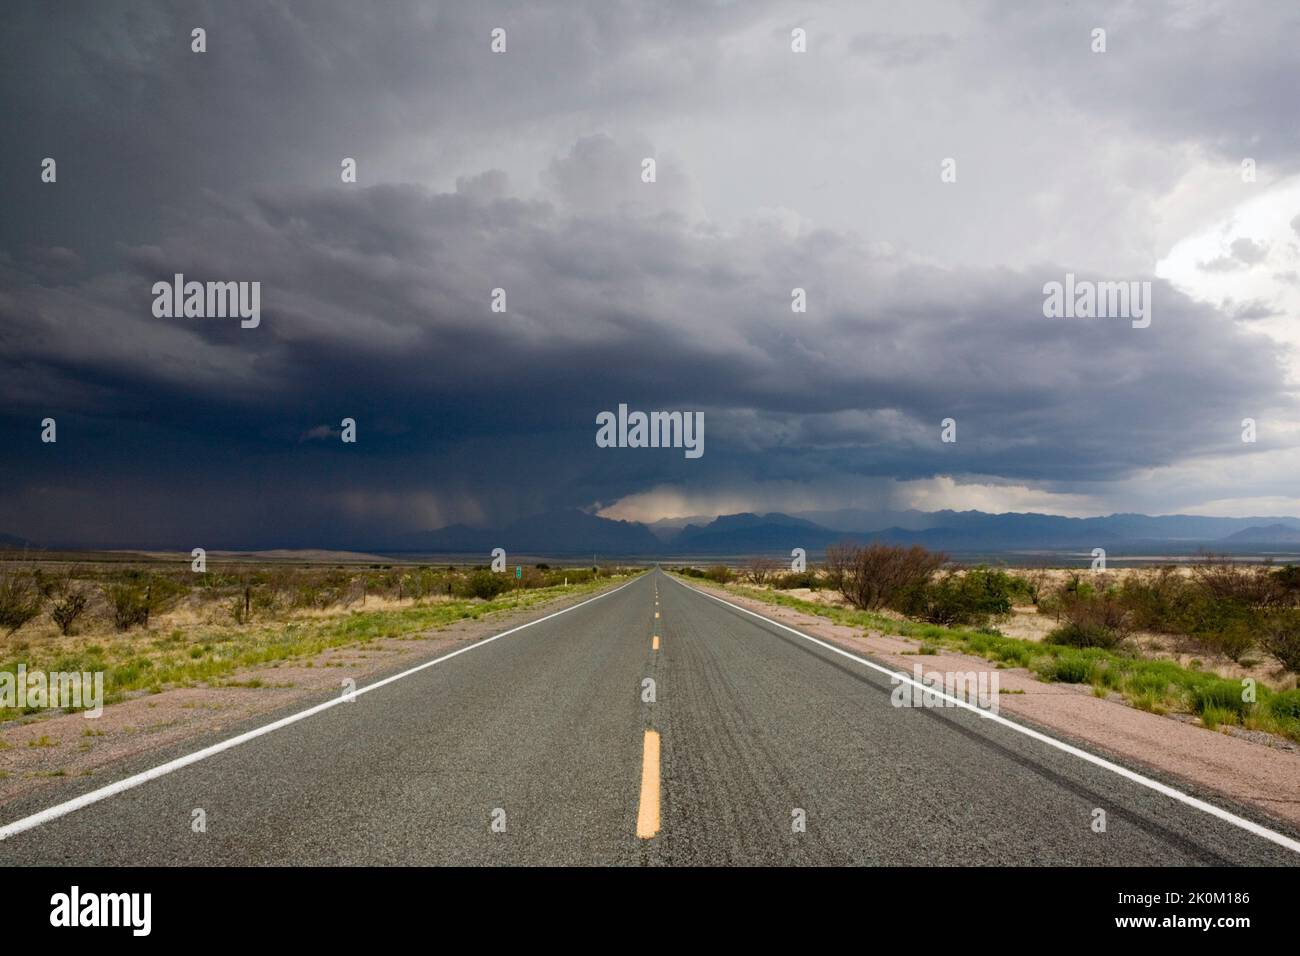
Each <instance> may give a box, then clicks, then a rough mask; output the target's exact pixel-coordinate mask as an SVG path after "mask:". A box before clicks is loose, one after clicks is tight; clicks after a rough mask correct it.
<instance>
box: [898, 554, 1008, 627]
mask: <svg viewBox="0 0 1300 956" xmlns="http://www.w3.org/2000/svg"><path fill="white" fill-rule="evenodd" d="M1015 590H1016V586H1015V582H1014V580H1013V579H1012V577H1011V576H1010V575H1009V574H1007V573H1006V572H1005V571H998V570H994V569H990V568H971V569H970V570H968V571H966V572H964V573H959V572H956V571H952V572H949V573H948V574H946V575H944V576H942V577H941V578H940V579H939V580H938V581H933V582H929V581H927V582H924V583H921V584H917V585H914V586H912V587H911V588H909V589H908V590H906V591H905V592H903V593H902V594H901V595H899V597H898V599H897V600H896V601H895V603H894V608H895V610H898V611H901V612H903V613H904V614H908V615H910V616H912V617H919V618H921V619H922V620H924V621H928V622H930V623H931V624H941V625H944V626H952V625H981V626H982V625H986V624H987V623H988V621H989V619H990V618H992V617H1001V616H1004V615H1007V614H1010V613H1011V596H1012V594H1013V593H1015Z"/></svg>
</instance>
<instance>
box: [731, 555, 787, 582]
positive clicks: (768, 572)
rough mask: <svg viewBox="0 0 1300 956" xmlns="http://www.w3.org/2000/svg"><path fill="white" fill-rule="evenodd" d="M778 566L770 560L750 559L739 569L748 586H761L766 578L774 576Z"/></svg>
mask: <svg viewBox="0 0 1300 956" xmlns="http://www.w3.org/2000/svg"><path fill="white" fill-rule="evenodd" d="M777 567H778V565H777V563H776V562H775V561H773V560H772V559H771V558H762V557H759V558H751V559H750V560H749V562H748V563H747V564H746V565H745V567H744V568H742V569H741V572H740V573H741V574H742V575H743V576H744V578H745V580H746V581H748V582H749V583H750V584H756V585H760V586H761V585H763V584H765V583H766V582H767V580H768V578H771V577H773V576H775V575H776V573H777V571H776V569H777Z"/></svg>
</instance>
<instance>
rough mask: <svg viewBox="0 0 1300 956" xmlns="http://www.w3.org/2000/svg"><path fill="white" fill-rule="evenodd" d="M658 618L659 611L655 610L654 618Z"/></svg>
mask: <svg viewBox="0 0 1300 956" xmlns="http://www.w3.org/2000/svg"><path fill="white" fill-rule="evenodd" d="M658 619H659V612H658V611H655V620H658Z"/></svg>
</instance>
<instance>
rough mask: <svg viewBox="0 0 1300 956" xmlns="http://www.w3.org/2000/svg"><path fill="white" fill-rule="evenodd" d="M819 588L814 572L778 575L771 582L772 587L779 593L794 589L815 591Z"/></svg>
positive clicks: (792, 572)
mask: <svg viewBox="0 0 1300 956" xmlns="http://www.w3.org/2000/svg"><path fill="white" fill-rule="evenodd" d="M820 586H821V582H820V581H818V579H817V572H815V571H791V572H789V573H787V574H779V575H777V576H776V577H775V578H773V580H772V587H774V588H776V589H777V590H779V591H793V590H794V589H795V588H807V589H808V590H809V591H816V590H817V589H818V588H819V587H820Z"/></svg>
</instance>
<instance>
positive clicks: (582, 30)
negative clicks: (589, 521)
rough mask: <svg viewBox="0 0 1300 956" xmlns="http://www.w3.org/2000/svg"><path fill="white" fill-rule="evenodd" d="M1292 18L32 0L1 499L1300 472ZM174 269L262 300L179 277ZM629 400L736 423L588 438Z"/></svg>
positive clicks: (57, 502) (655, 500) (1191, 479)
mask: <svg viewBox="0 0 1300 956" xmlns="http://www.w3.org/2000/svg"><path fill="white" fill-rule="evenodd" d="M195 27H202V28H204V29H205V30H206V33H207V51H206V52H204V53H195V52H192V51H191V42H192V41H191V31H192V30H193V29H194V28H195ZM498 27H500V28H503V29H504V30H505V31H506V51H505V52H504V53H494V52H493V51H492V50H491V48H490V44H491V33H492V31H493V29H494V28H498ZM796 28H798V29H802V30H804V31H806V37H807V52H804V53H796V52H794V51H792V49H791V44H792V36H791V31H792V30H795V29H796ZM1097 28H1102V29H1105V31H1106V38H1105V39H1106V50H1105V52H1104V53H1098V52H1093V46H1094V44H1095V41H1094V39H1093V31H1094V30H1095V29H1097ZM1297 40H1300V6H1298V5H1296V4H1294V3H1288V2H1258V3H1250V2H1246V3H1242V2H1237V3H1230V4H1229V3H1222V4H1220V3H1214V2H1196V3H1175V2H1167V3H1158V2H1142V3H1136V2H1135V3H1077V4H1070V5H1064V4H1055V3H1053V4H1034V3H1028V2H1017V3H993V2H990V3H978V2H976V3H968V2H963V3H951V4H947V3H930V2H926V3H907V4H899V3H892V2H890V3H863V2H858V0H847V2H843V3H819V2H813V3H797V4H796V3H765V2H755V0H745V2H732V3H722V2H719V3H712V4H710V3H705V2H690V3H685V2H683V3H669V2H665V0H646V2H644V3H633V2H612V0H591V2H589V3H580V2H565V3H555V4H549V3H542V2H538V0H528V2H516V3H493V2H473V3H470V2H459V3H398V2H393V3H384V4H382V5H379V6H376V5H373V4H366V3H354V2H353V3H326V2H312V3H307V2H281V3H274V2H265V0H258V2H228V0H227V2H213V3H156V4H155V3H141V2H132V3H125V2H123V3H114V2H102V0H101V2H94V3H84V4H79V3H58V4H46V3H27V2H10V3H6V4H5V5H4V7H3V10H2V11H0V87H2V89H3V102H2V103H0V182H3V184H4V187H3V200H2V203H3V205H2V207H0V209H2V213H3V214H2V215H0V481H2V482H3V487H4V493H3V495H0V532H8V533H11V534H19V535H24V536H26V537H29V538H32V539H34V540H37V541H42V542H72V541H75V542H80V543H86V544H146V543H147V544H166V545H171V546H188V543H189V542H196V543H206V544H207V545H208V546H210V547H228V546H239V545H246V546H267V545H276V544H281V545H286V546H289V545H330V546H346V545H353V546H358V547H361V546H365V545H367V544H370V543H373V542H377V541H381V540H383V539H384V538H385V537H386V536H388V535H391V534H393V533H398V532H401V531H406V530H416V529H422V528H431V527H438V526H441V525H444V524H447V523H451V522H457V521H467V522H470V523H491V524H498V523H503V522H505V521H508V520H510V519H512V518H515V517H519V516H522V515H526V514H530V513H534V512H538V511H542V510H549V509H552V508H559V507H579V508H585V509H590V510H599V511H600V512H601V513H602V514H606V515H608V516H613V517H625V518H636V519H643V520H654V519H656V518H660V517H668V516H674V515H686V514H715V513H725V512H734V511H742V510H762V511H767V510H783V511H797V510H805V509H819V508H843V507H862V508H908V507H916V508H922V509H926V510H935V509H939V508H958V509H963V508H978V509H981V510H986V511H1012V510H1015V511H1027V510H1034V511H1043V512H1053V513H1060V514H1071V515H1091V514H1106V513H1110V512H1114V511H1142V512H1147V513H1172V512H1186V513H1202V514H1233V515H1275V514H1291V515H1300V488H1298V487H1297V482H1296V476H1297V475H1300V451H1298V450H1297V449H1298V448H1300V442H1298V441H1297V439H1300V414H1298V413H1297V412H1298V410H1297V406H1296V386H1297V383H1298V382H1300V362H1297V353H1296V351H1295V349H1296V347H1297V346H1298V345H1300V327H1298V326H1297V323H1296V318H1297V314H1298V313H1300V122H1297V114H1296V105H1295V104H1296V91H1297V90H1300V57H1297V55H1296V44H1297ZM46 157H52V158H54V159H55V160H56V162H57V180H56V182H54V183H46V182H42V178H41V173H42V160H43V159H44V158H46ZM344 157H352V158H355V159H356V162H357V171H358V177H357V180H358V181H357V182H356V183H345V182H343V181H342V178H341V176H340V163H341V161H342V160H343V159H344ZM646 157H653V158H654V159H655V160H656V163H657V170H656V172H657V178H656V181H655V182H654V183H645V182H642V177H641V173H642V160H643V159H644V158H646ZM949 158H951V159H953V160H955V164H956V181H955V182H944V181H942V178H941V164H942V163H943V162H944V160H945V159H949ZM1246 159H1251V160H1253V161H1254V166H1255V175H1254V179H1253V181H1243V174H1242V165H1243V160H1246ZM178 272H179V273H183V274H184V275H185V276H186V277H187V278H189V279H198V280H200V281H205V280H232V281H258V282H260V283H261V305H262V318H261V324H260V326H258V327H257V328H255V329H243V328H240V324H239V321H238V320H237V319H233V320H232V319H224V318H157V317H155V316H154V314H153V310H152V305H153V295H152V292H151V288H152V286H153V283H155V282H156V281H159V280H168V279H170V278H171V276H172V275H173V274H174V273H178ZM1071 272H1072V273H1075V274H1076V275H1077V276H1079V277H1080V278H1086V279H1091V280H1096V281H1121V280H1122V281H1130V280H1132V281H1143V280H1145V281H1149V282H1151V284H1152V303H1153V320H1152V322H1151V325H1150V327H1149V328H1144V329H1141V328H1134V327H1132V324H1131V323H1130V322H1129V321H1128V320H1126V319H1122V318H1121V319H1115V318H1093V319H1083V318H1073V319H1050V318H1045V317H1044V314H1043V300H1044V295H1043V286H1044V283H1047V282H1051V281H1063V280H1064V277H1065V275H1066V273H1071ZM498 287H499V288H504V289H505V290H506V293H507V302H508V306H507V308H508V311H507V312H505V313H504V314H500V313H493V312H492V311H491V309H490V303H491V293H492V290H493V289H494V288H498ZM795 287H800V288H804V289H806V290H807V302H808V308H807V312H806V313H802V314H797V313H793V312H792V311H791V290H792V289H793V288H795ZM620 403H626V404H628V405H629V406H630V407H632V408H633V409H644V410H656V409H664V410H684V411H702V412H703V413H704V415H705V422H706V428H705V446H704V447H705V453H704V455H703V456H702V457H701V458H698V459H688V458H686V457H685V456H684V455H683V454H682V452H681V451H680V450H670V449H609V448H598V447H596V444H595V432H596V425H595V417H596V415H597V413H598V412H600V411H603V410H613V409H616V408H617V407H618V405H619V404H620ZM47 417H50V418H54V419H55V420H56V422H57V439H58V440H57V442H55V443H52V444H50V443H43V442H42V441H41V421H42V419H44V418H47ZM345 417H350V418H353V419H355V421H356V423H357V442H356V443H355V444H345V443H343V442H342V441H341V440H340V438H339V429H340V422H341V420H342V419H343V418H345ZM1248 417H1249V418H1253V419H1255V421H1256V423H1257V435H1258V439H1257V441H1255V442H1253V443H1245V442H1243V441H1242V440H1241V438H1242V420H1243V419H1244V418H1248ZM945 418H953V419H955V421H956V423H957V441H956V442H953V443H945V442H942V441H941V440H940V429H941V426H940V423H941V421H942V420H943V419H945Z"/></svg>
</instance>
